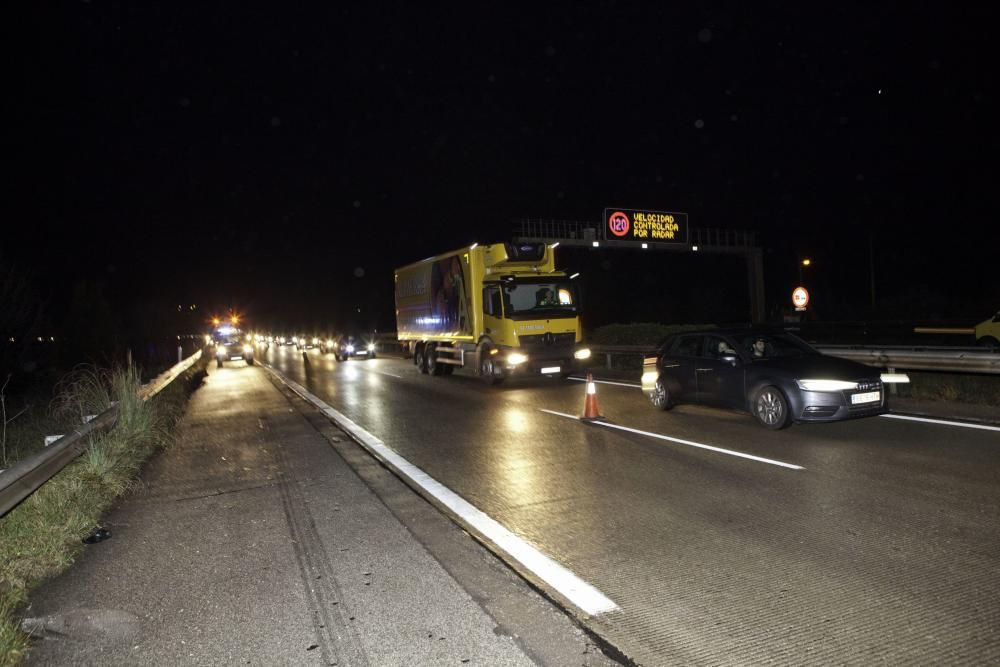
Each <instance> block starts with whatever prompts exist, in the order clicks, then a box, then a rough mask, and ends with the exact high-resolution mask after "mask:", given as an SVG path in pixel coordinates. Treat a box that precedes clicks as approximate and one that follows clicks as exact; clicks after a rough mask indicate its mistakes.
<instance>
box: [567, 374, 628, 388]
mask: <svg viewBox="0 0 1000 667" xmlns="http://www.w3.org/2000/svg"><path fill="white" fill-rule="evenodd" d="M566 379H567V380H576V381H577V382H586V381H587V378H578V377H568V378H566ZM594 382H596V383H597V384H613V385H617V386H619V387H635V388H636V389H642V385H641V384H630V383H628V382H612V381H611V380H594Z"/></svg>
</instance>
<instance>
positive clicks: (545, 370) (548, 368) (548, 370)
mask: <svg viewBox="0 0 1000 667" xmlns="http://www.w3.org/2000/svg"><path fill="white" fill-rule="evenodd" d="M561 370H562V368H560V367H559V366H546V367H545V368H543V369H542V374H543V375H548V374H549V373H558V372H559V371H561Z"/></svg>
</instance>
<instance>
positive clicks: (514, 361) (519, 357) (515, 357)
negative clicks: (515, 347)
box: [507, 352, 528, 366]
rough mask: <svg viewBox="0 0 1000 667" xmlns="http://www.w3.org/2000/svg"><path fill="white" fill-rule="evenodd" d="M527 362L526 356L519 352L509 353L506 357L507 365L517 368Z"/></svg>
mask: <svg viewBox="0 0 1000 667" xmlns="http://www.w3.org/2000/svg"><path fill="white" fill-rule="evenodd" d="M527 360H528V355H526V354H521V353H520V352H511V353H510V354H508V355H507V363H508V364H510V365H511V366H517V365H518V364H523V363H524V362H526V361H527Z"/></svg>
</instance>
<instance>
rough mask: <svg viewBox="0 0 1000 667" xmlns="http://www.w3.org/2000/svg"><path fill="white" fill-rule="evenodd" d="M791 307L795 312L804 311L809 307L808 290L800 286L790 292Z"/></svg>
mask: <svg viewBox="0 0 1000 667" xmlns="http://www.w3.org/2000/svg"><path fill="white" fill-rule="evenodd" d="M792 305H793V306H795V310H805V309H806V306H808V305H809V290H807V289H806V288H805V287H801V286H800V287H796V288H795V289H794V290H792Z"/></svg>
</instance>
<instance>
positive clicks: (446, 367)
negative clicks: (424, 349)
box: [441, 364, 455, 375]
mask: <svg viewBox="0 0 1000 667" xmlns="http://www.w3.org/2000/svg"><path fill="white" fill-rule="evenodd" d="M441 366H442V368H441V372H442V373H444V374H445V375H451V374H452V373H454V372H455V367H454V366H452V365H451V364H441Z"/></svg>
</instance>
